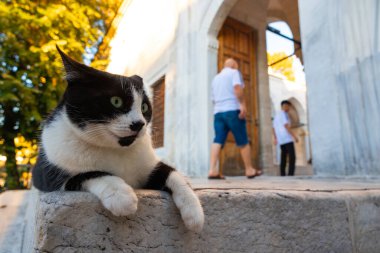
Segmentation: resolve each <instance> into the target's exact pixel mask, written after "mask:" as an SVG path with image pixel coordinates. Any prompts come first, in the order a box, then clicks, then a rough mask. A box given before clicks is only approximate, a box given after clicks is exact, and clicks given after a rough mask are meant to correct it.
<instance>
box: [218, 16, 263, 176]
mask: <svg viewBox="0 0 380 253" xmlns="http://www.w3.org/2000/svg"><path fill="white" fill-rule="evenodd" d="M218 41H219V50H218V71H220V70H222V69H223V65H224V62H225V60H226V59H228V58H234V59H235V60H236V61H237V62H238V64H239V70H240V72H241V74H242V77H243V80H244V84H245V87H244V97H245V101H246V105H247V110H248V111H247V116H246V121H247V132H248V138H249V143H250V145H251V156H252V162H253V165H254V166H255V167H258V165H259V159H258V158H259V142H258V141H257V140H258V136H259V128H258V121H259V119H258V103H257V82H256V75H255V74H256V63H257V59H256V51H257V32H256V30H255V29H254V28H253V27H251V26H249V25H247V24H244V23H242V22H240V21H238V20H236V19H234V18H231V17H228V18H227V19H226V21H225V22H224V24H223V26H222V28H221V30H220V32H219V35H218ZM220 168H221V170H222V171H223V173H224V174H225V175H227V176H236V175H244V164H243V162H242V159H241V155H240V149H239V148H238V147H237V146H236V144H235V140H234V138H233V136H232V134H231V133H229V134H228V137H227V141H226V143H225V145H224V148H223V149H222V153H221V158H220Z"/></svg>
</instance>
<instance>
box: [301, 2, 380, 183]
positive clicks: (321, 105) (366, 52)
mask: <svg viewBox="0 0 380 253" xmlns="http://www.w3.org/2000/svg"><path fill="white" fill-rule="evenodd" d="M299 11H300V22H301V34H302V43H303V44H302V46H303V55H304V63H305V72H306V80H307V83H308V105H309V123H310V132H311V142H312V151H313V165H314V171H315V172H316V174H317V175H343V176H344V175H353V176H372V175H380V155H379V154H380V130H379V126H380V113H379V108H380V85H379V84H380V81H379V80H380V1H378V0H361V1H357V0H334V1H331V0H312V1H310V0H299Z"/></svg>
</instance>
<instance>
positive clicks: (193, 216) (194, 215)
mask: <svg viewBox="0 0 380 253" xmlns="http://www.w3.org/2000/svg"><path fill="white" fill-rule="evenodd" d="M187 202H188V203H190V204H189V205H187V206H184V207H183V208H182V209H181V210H180V212H181V216H182V219H183V222H184V223H185V226H186V227H187V228H188V229H189V230H191V231H194V232H198V233H199V232H201V231H202V228H203V224H204V219H205V217H204V213H203V208H202V206H201V204H200V202H199V200H198V198H197V197H196V196H195V194H194V195H193V196H191V199H189V200H188V201H187Z"/></svg>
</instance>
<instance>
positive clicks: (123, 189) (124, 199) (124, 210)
mask: <svg viewBox="0 0 380 253" xmlns="http://www.w3.org/2000/svg"><path fill="white" fill-rule="evenodd" d="M101 202H102V204H103V206H104V207H105V208H107V209H108V210H109V211H110V212H111V213H112V214H113V215H115V216H127V215H130V214H134V213H135V212H136V211H137V196H136V194H135V192H134V191H133V189H132V188H131V187H130V186H128V185H126V184H125V183H124V185H118V186H114V187H111V188H110V189H107V192H106V193H105V194H104V197H102V199H101Z"/></svg>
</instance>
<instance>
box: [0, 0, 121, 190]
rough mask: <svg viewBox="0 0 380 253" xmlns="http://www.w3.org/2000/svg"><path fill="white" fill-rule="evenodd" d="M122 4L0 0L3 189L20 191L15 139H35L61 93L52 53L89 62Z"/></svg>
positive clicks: (58, 64)
mask: <svg viewBox="0 0 380 253" xmlns="http://www.w3.org/2000/svg"><path fill="white" fill-rule="evenodd" d="M121 1H122V0H109V1H100V0H94V1H90V0H62V1H54V0H52V1H48V0H45V1H36V0H32V1H29V0H17V1H15V0H8V1H1V2H0V140H1V141H2V142H3V145H1V150H0V152H2V154H4V155H5V156H6V157H7V162H6V172H7V180H6V184H7V187H8V189H14V188H19V187H20V181H19V175H18V172H17V167H16V160H15V152H16V148H15V144H14V138H15V137H17V135H18V134H21V135H22V136H24V137H25V138H26V139H27V140H30V141H33V140H35V139H37V138H38V128H39V125H40V123H41V121H42V119H43V117H44V116H46V115H47V113H48V112H49V111H51V110H52V109H53V108H54V107H55V106H56V105H57V102H58V100H59V98H60V97H61V95H62V94H63V91H64V89H65V82H64V81H63V79H62V76H63V72H62V69H63V68H62V63H61V60H60V58H59V55H58V53H57V51H56V49H55V46H56V45H59V46H60V47H61V48H62V49H63V50H64V51H65V52H66V53H68V54H69V55H71V56H72V57H74V58H76V59H80V58H82V59H83V60H84V61H85V62H86V63H89V62H90V61H91V60H92V56H93V55H94V53H95V52H96V50H97V48H98V46H99V44H100V43H101V41H102V39H103V37H104V35H105V34H106V31H107V28H108V27H109V26H110V24H111V22H112V20H113V18H114V17H115V15H116V13H117V10H118V7H119V5H120V3H121Z"/></svg>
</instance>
